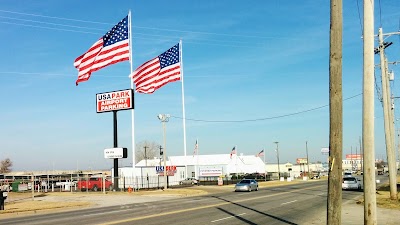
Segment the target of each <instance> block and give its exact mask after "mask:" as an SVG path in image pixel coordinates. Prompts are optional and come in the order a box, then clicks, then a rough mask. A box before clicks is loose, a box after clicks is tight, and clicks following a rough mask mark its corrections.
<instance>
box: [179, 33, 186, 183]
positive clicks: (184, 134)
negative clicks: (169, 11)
mask: <svg viewBox="0 0 400 225" xmlns="http://www.w3.org/2000/svg"><path fill="white" fill-rule="evenodd" d="M179 57H180V59H179V61H180V62H181V80H182V114H183V119H182V121H183V151H184V156H185V178H187V177H188V175H187V162H186V161H187V160H186V113H185V89H184V87H183V57H182V40H179Z"/></svg>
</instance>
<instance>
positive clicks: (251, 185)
mask: <svg viewBox="0 0 400 225" xmlns="http://www.w3.org/2000/svg"><path fill="white" fill-rule="evenodd" d="M235 191H258V183H257V181H256V180H254V179H243V180H241V181H240V182H239V183H237V184H236V185H235Z"/></svg>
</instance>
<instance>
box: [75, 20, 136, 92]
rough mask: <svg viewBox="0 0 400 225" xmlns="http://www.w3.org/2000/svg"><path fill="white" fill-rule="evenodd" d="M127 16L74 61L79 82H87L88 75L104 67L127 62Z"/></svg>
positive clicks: (77, 81)
mask: <svg viewBox="0 0 400 225" xmlns="http://www.w3.org/2000/svg"><path fill="white" fill-rule="evenodd" d="M128 33H129V32H128V16H126V17H125V18H124V19H123V20H121V21H120V22H119V23H118V24H117V25H115V26H114V27H113V28H112V29H111V30H110V31H108V32H107V33H106V34H105V35H104V36H103V37H101V38H100V39H99V40H98V41H97V42H96V43H94V44H93V45H92V47H90V48H89V50H88V51H87V52H86V53H84V54H83V55H81V56H79V57H78V58H76V59H75V62H74V66H75V68H77V69H78V79H77V80H76V85H78V83H79V82H83V81H87V80H89V78H90V74H91V73H93V72H95V71H97V70H100V69H102V68H104V67H106V66H109V65H112V64H115V63H118V62H122V61H125V60H129V38H128V36H129V35H128Z"/></svg>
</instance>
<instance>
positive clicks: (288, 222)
mask: <svg viewBox="0 0 400 225" xmlns="http://www.w3.org/2000/svg"><path fill="white" fill-rule="evenodd" d="M213 197H214V198H217V199H219V200H222V201H225V202H229V203H231V204H233V205H237V206H240V207H242V208H245V209H248V210H251V211H254V212H257V213H259V214H262V215H264V216H268V217H271V218H273V219H275V220H279V221H281V222H283V223H286V224H291V225H298V224H297V223H293V222H290V221H288V220H285V219H282V218H279V217H277V216H274V215H271V214H268V213H265V212H261V211H258V210H256V209H253V208H250V207H247V206H245V205H241V204H239V203H235V202H232V201H229V200H226V199H223V198H220V197H218V196H213ZM218 209H219V210H222V209H221V208H218ZM222 211H224V212H226V213H228V214H230V215H232V216H233V214H232V213H229V212H227V211H226V210H222ZM235 217H236V216H235ZM243 220H244V219H243ZM246 221H247V220H246ZM246 221H245V222H246ZM247 223H249V224H255V223H252V222H250V221H249V222H247Z"/></svg>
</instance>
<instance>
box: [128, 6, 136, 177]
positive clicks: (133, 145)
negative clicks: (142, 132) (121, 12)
mask: <svg viewBox="0 0 400 225" xmlns="http://www.w3.org/2000/svg"><path fill="white" fill-rule="evenodd" d="M128 18H129V19H128V21H129V24H128V26H129V27H128V29H129V32H128V33H129V54H130V57H129V62H130V64H131V74H132V73H133V57H132V55H133V53H132V15H131V10H129V14H128ZM130 82H131V89H133V81H132V79H130ZM133 93H134V92H133ZM132 97H133V96H132ZM134 108H135V99H134V98H133V108H132V110H131V112H132V167H133V171H134V173H133V180H135V164H136V158H135V157H136V156H135V109H134Z"/></svg>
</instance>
